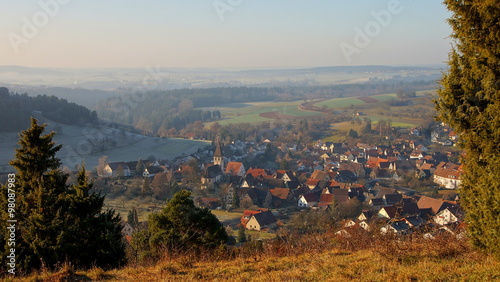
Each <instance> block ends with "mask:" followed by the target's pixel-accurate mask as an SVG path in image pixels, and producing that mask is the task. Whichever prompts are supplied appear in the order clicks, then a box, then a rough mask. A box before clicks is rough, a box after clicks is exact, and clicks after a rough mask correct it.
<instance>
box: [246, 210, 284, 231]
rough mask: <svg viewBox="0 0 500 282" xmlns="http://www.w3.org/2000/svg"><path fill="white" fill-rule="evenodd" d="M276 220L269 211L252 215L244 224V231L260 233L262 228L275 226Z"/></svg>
mask: <svg viewBox="0 0 500 282" xmlns="http://www.w3.org/2000/svg"><path fill="white" fill-rule="evenodd" d="M277 222H278V220H277V219H276V217H275V216H274V215H273V213H272V212H271V211H264V212H260V213H256V214H253V215H252V216H251V217H250V219H249V220H248V222H247V224H246V229H248V230H257V231H261V230H262V229H264V228H272V227H274V226H276V223H277Z"/></svg>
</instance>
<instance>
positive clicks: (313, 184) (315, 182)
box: [306, 178, 325, 190]
mask: <svg viewBox="0 0 500 282" xmlns="http://www.w3.org/2000/svg"><path fill="white" fill-rule="evenodd" d="M321 183H323V184H324V183H325V182H324V181H321V180H319V179H313V178H309V179H307V181H306V185H307V187H309V189H311V190H313V189H315V188H321Z"/></svg>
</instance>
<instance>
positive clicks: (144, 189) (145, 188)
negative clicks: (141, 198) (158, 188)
mask: <svg viewBox="0 0 500 282" xmlns="http://www.w3.org/2000/svg"><path fill="white" fill-rule="evenodd" d="M151 193H152V189H151V184H150V182H149V177H144V179H143V180H142V185H141V194H142V195H151Z"/></svg>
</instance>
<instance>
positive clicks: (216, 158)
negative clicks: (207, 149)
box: [214, 142, 224, 171]
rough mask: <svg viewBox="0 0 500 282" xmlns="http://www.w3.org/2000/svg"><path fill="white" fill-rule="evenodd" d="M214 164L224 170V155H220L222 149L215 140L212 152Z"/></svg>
mask: <svg viewBox="0 0 500 282" xmlns="http://www.w3.org/2000/svg"><path fill="white" fill-rule="evenodd" d="M214 165H219V166H220V169H221V170H222V171H224V157H223V156H222V150H221V147H220V142H217V145H216V147H215V152H214Z"/></svg>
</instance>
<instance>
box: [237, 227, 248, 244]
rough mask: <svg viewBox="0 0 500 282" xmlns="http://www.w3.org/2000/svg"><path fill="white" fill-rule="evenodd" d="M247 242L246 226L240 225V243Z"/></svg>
mask: <svg viewBox="0 0 500 282" xmlns="http://www.w3.org/2000/svg"><path fill="white" fill-rule="evenodd" d="M246 241H247V236H246V234H245V226H243V225H240V228H239V229H238V242H240V243H245V242H246Z"/></svg>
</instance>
